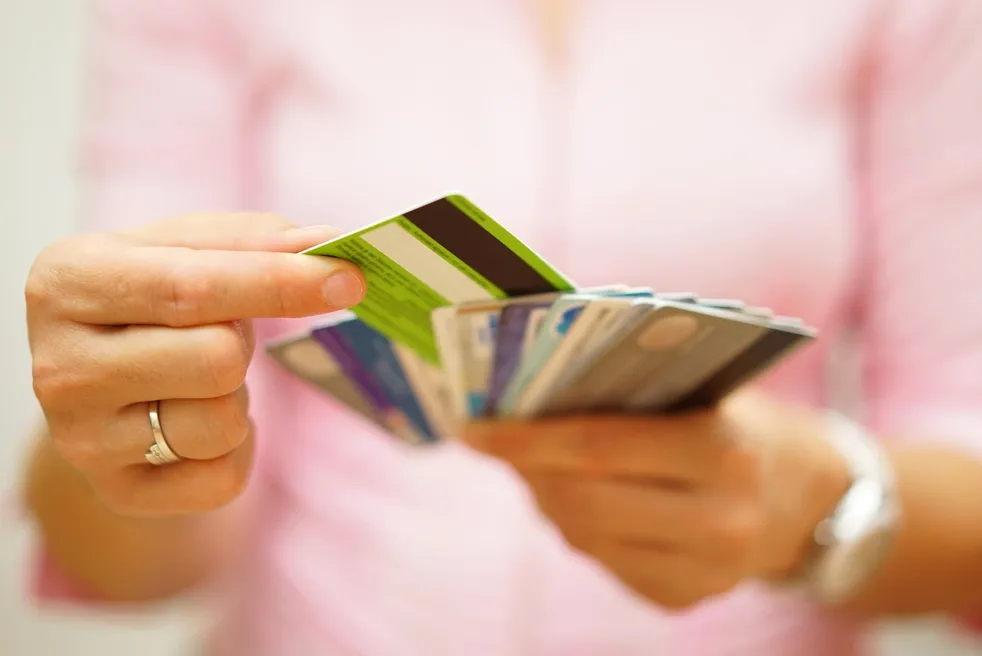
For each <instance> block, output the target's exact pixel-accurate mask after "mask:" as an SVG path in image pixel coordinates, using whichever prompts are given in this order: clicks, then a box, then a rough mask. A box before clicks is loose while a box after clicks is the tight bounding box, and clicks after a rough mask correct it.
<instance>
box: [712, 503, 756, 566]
mask: <svg viewBox="0 0 982 656" xmlns="http://www.w3.org/2000/svg"><path fill="white" fill-rule="evenodd" d="M716 526H717V530H716V536H715V538H716V540H718V542H719V544H720V545H722V546H724V547H725V550H726V551H727V552H728V553H730V554H732V556H733V557H734V558H738V559H739V558H742V556H743V555H744V554H746V553H747V552H748V551H750V550H752V549H753V548H754V547H755V546H756V545H757V544H758V542H759V540H760V536H761V533H762V531H763V528H764V518H763V513H762V512H761V511H759V510H757V509H755V508H749V507H748V508H742V509H738V510H735V511H733V512H730V513H727V514H726V516H724V517H722V518H720V521H718V522H717V524H716Z"/></svg>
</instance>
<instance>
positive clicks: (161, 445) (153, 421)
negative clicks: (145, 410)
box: [143, 401, 181, 467]
mask: <svg viewBox="0 0 982 656" xmlns="http://www.w3.org/2000/svg"><path fill="white" fill-rule="evenodd" d="M150 432H151V433H153V444H151V445H150V448H149V449H147V452H146V453H145V454H143V457H145V458H146V459H147V462H149V463H150V464H151V465H154V466H155V467H160V466H161V465H170V464H173V463H175V462H180V461H181V456H179V455H177V454H176V453H174V450H173V449H172V448H170V444H168V443H167V438H166V437H164V429H163V428H161V426H160V401H151V402H150Z"/></svg>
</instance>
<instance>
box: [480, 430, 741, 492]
mask: <svg viewBox="0 0 982 656" xmlns="http://www.w3.org/2000/svg"><path fill="white" fill-rule="evenodd" d="M464 441H465V442H467V443H468V444H469V445H471V446H472V447H474V448H475V449H477V450H479V451H481V452H484V453H487V454H489V455H492V456H496V457H499V458H502V459H504V460H507V461H508V462H511V463H512V464H513V465H515V466H516V467H518V468H519V469H522V470H527V471H535V470H542V471H556V472H569V473H574V472H587V473H590V474H592V475H596V476H625V477H639V478H643V479H648V478H656V479H662V480H665V481H675V482H678V483H683V484H696V483H699V482H703V481H705V480H707V479H708V478H711V477H712V476H713V475H714V473H715V472H716V471H718V470H719V467H720V466H721V463H722V462H723V460H724V459H726V458H727V457H728V451H729V449H730V447H731V446H732V443H731V442H732V441H731V440H730V439H729V436H728V435H727V434H726V431H725V427H724V425H723V424H722V423H721V422H719V421H717V417H716V415H715V413H705V414H701V415H691V416H684V417H677V418H668V419H661V418H652V417H642V416H628V417H607V416H600V417H594V416H589V417H573V418H568V419H566V418H564V419H548V420H539V421H534V422H505V423H482V424H475V425H473V426H471V427H470V428H469V430H468V431H467V432H466V433H465V435H464Z"/></svg>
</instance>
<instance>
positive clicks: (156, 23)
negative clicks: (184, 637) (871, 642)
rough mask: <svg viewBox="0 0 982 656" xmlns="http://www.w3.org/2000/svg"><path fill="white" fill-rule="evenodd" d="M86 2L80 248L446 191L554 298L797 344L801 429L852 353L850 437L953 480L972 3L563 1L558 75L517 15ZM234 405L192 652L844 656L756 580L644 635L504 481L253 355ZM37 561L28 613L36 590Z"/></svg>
mask: <svg viewBox="0 0 982 656" xmlns="http://www.w3.org/2000/svg"><path fill="white" fill-rule="evenodd" d="M97 4H98V10H97V11H96V12H95V13H94V22H93V26H94V32H93V33H92V34H91V35H90V37H89V40H90V42H91V45H92V53H91V59H90V61H89V63H90V64H91V79H90V80H89V82H90V83H89V88H88V100H89V105H90V113H89V116H88V121H87V123H86V130H85V145H84V169H83V171H84V175H85V183H86V192H87V198H86V200H87V213H86V218H87V222H88V223H87V226H88V227H89V228H91V229H114V228H120V227H123V226H127V225H133V224H137V223H140V222H145V221H150V220H152V219H154V218H157V217H161V216H163V215H168V214H173V213H181V212H187V211H192V210H216V211H227V210H240V209H245V210H264V211H275V212H279V213H282V214H285V215H287V216H289V217H291V218H293V219H294V220H296V221H298V222H301V223H332V224H335V225H339V226H342V227H346V228H350V227H357V226H360V225H362V224H364V223H367V222H369V221H372V220H375V219H378V218H382V217H385V216H389V215H391V214H393V213H397V212H399V211H401V210H403V209H406V208H408V207H410V206H413V205H415V204H417V203H418V202H420V201H423V200H426V199H428V198H430V197H432V196H434V195H436V194H438V193H439V192H441V191H444V190H447V189H451V188H453V189H459V190H462V191H464V192H465V193H467V194H468V195H470V196H471V197H472V198H473V199H474V200H475V201H476V202H477V203H478V204H479V205H481V206H482V207H483V208H484V209H486V210H487V211H488V212H489V213H490V214H491V215H492V216H494V217H496V218H497V219H499V220H500V221H501V222H502V223H504V224H505V225H507V226H508V227H509V228H511V229H512V230H513V231H515V232H516V233H517V234H518V235H519V236H520V237H522V238H524V239H525V240H527V241H528V242H530V243H531V244H532V245H533V246H535V247H536V248H537V249H539V250H541V251H543V252H544V254H545V255H546V256H547V258H548V259H550V260H551V261H552V262H553V263H555V264H556V265H557V266H559V268H561V269H563V270H564V271H566V272H567V273H569V274H570V275H571V276H572V277H573V278H574V279H575V280H577V282H579V283H581V284H584V285H587V284H604V283H611V282H625V283H630V284H637V285H650V286H653V287H655V288H657V289H663V290H694V291H697V292H699V293H702V294H705V295H712V296H721V297H739V298H743V299H747V300H748V301H751V302H753V303H754V304H759V305H767V306H770V307H772V308H774V309H775V310H777V311H778V312H780V313H783V314H789V315H797V316H801V317H804V318H805V319H806V320H807V321H808V322H810V323H811V324H814V325H816V326H818V327H819V328H820V329H821V335H822V339H821V340H820V341H819V342H818V343H817V344H816V345H814V346H813V347H810V348H808V349H806V350H805V351H802V352H801V353H800V354H799V355H797V356H796V357H795V358H793V359H792V360H790V361H788V362H787V363H786V364H784V365H783V366H782V367H781V368H780V370H779V371H778V372H777V373H775V374H774V375H773V376H770V377H769V378H768V380H767V385H768V386H769V388H770V389H771V390H773V391H774V393H775V394H779V395H781V396H782V397H784V398H788V399H792V400H795V401H798V402H802V403H807V404H811V405H814V406H821V405H823V404H825V403H826V402H827V398H828V397H827V394H826V392H827V386H828V376H827V371H828V366H827V365H828V362H829V355H830V350H831V349H832V347H833V346H834V345H835V344H836V342H837V341H838V340H839V338H841V337H842V336H843V335H845V334H846V332H847V331H855V333H856V334H857V335H858V337H859V339H860V341H861V344H862V345H863V348H864V358H863V381H864V385H863V389H864V393H863V403H864V406H865V409H866V415H865V416H866V419H867V421H868V423H869V425H870V426H871V427H872V428H873V429H874V430H876V431H878V432H879V433H881V434H883V435H897V434H914V435H931V436H936V437H937V438H938V439H939V440H942V439H943V440H948V441H950V442H951V443H952V444H955V445H957V446H958V447H960V448H964V449H966V450H970V451H972V452H973V453H976V454H982V305H980V304H979V302H978V298H979V281H980V279H982V259H980V255H979V253H980V247H982V118H980V117H982V3H980V2H977V1H976V0H964V1H958V0H934V1H932V2H921V1H917V0H883V1H878V0H824V1H823V2H814V1H812V0H742V1H734V0H729V1H728V2H682V1H677V2H639V1H634V0H604V1H603V2H601V1H600V0H580V1H579V2H575V3H571V6H572V7H573V9H574V11H573V18H572V22H571V24H570V26H569V27H570V32H569V34H570V40H569V44H568V45H569V48H568V51H567V52H566V54H565V56H564V57H559V58H556V57H551V56H549V51H548V49H547V48H545V47H544V42H543V40H542V34H543V31H542V29H541V26H540V25H537V23H536V21H538V20H539V13H537V11H536V8H535V5H536V3H534V2H532V1H531V0H473V1H471V2H458V1H453V0H417V1H416V2H369V1H356V0H330V1H326V0H325V1H319V2H318V1H315V0H276V1H275V2H274V1H273V0H268V1H262V0H255V1H253V2H235V1H234V0H167V2H160V1H153V0H143V1H141V0H105V1H101V2H98V3H97ZM302 323H303V322H287V321H281V322H267V323H265V324H264V325H261V332H262V336H263V337H264V338H271V337H274V336H276V335H281V334H285V333H286V332H288V331H293V330H297V329H298V328H299V327H300V324H302ZM251 386H252V392H253V394H252V397H253V399H254V403H255V407H256V418H257V421H258V424H259V426H260V439H261V454H260V466H259V468H258V470H257V472H256V474H255V476H254V478H253V481H252V491H253V492H254V493H255V494H256V498H257V499H259V501H260V505H261V510H260V512H259V516H258V519H259V522H258V525H257V530H256V532H255V535H254V542H253V544H252V552H251V558H250V562H249V564H248V566H247V567H243V568H242V569H241V571H239V572H237V574H236V576H235V577H234V578H235V582H234V587H233V588H231V589H228V590H226V591H225V593H224V594H225V595H226V596H225V597H224V601H225V602H226V603H223V604H222V605H221V606H222V613H221V621H220V622H219V625H218V627H216V630H215V634H214V639H213V641H212V643H211V644H212V647H213V653H221V654H237V655H239V654H243V655H248V654H290V655H293V654H367V655H386V656H387V655H398V656H413V655H419V656H423V655H425V656H437V655H441V654H448V655H449V654H452V655H467V656H482V655H484V654H487V655H488V656H492V655H493V656H507V655H509V654H515V655H517V654H523V655H524V654H537V655H554V656H578V655H587V654H590V655H594V654H600V655H613V654H617V655H633V654H638V655H640V654H652V653H663V654H687V655H690V654H691V655H694V656H709V655H711V654H712V655H723V654H731V655H734V656H751V655H756V654H769V655H771V656H782V655H785V656H790V655H791V654H794V655H796V656H818V655H819V654H840V655H843V656H847V655H848V654H853V653H856V651H855V650H857V649H858V644H859V642H858V638H859V636H860V633H861V627H858V626H856V625H855V624H852V623H849V622H847V621H846V620H844V619H843V618H842V617H839V616H837V615H836V614H835V613H832V612H828V611H824V610H822V609H821V608H819V607H817V606H815V605H812V604H810V603H808V602H807V601H805V600H802V599H797V598H793V597H789V596H787V595H781V594H778V593H775V592H773V591H770V590H768V589H766V588H764V587H763V586H760V585H755V584H749V583H748V584H746V585H744V586H742V587H740V588H739V589H738V590H736V591H734V592H732V593H731V594H728V595H725V596H723V597H720V598H718V599H714V600H711V601H708V602H706V603H704V604H702V605H701V606H699V607H698V608H695V609H693V610H691V611H688V612H685V613H679V614H674V615H668V614H666V613H664V612H662V611H660V610H659V609H658V608H656V607H654V606H653V605H651V604H648V603H645V602H643V601H641V600H639V599H638V598H636V597H634V596H632V595H631V594H629V593H628V591H627V590H626V589H625V588H623V587H622V586H620V585H619V584H618V583H617V582H615V581H614V580H613V579H612V578H611V577H610V576H608V575H607V574H606V573H605V572H604V571H602V570H601V569H600V568H599V567H598V566H597V565H596V564H594V563H593V562H591V561H589V560H587V559H586V558H584V557H581V556H579V555H577V554H576V553H573V552H572V551H571V550H570V549H568V548H567V547H566V546H564V544H563V543H562V541H561V540H560V539H559V538H558V537H557V536H556V534H555V533H554V532H553V531H552V530H551V529H550V528H549V527H548V526H547V524H546V523H545V522H544V521H543V520H542V519H541V518H540V517H539V515H538V514H537V513H536V512H535V510H534V506H533V505H532V504H531V503H530V500H529V497H528V495H527V493H526V491H525V490H524V488H523V487H522V486H521V484H520V483H519V482H518V481H517V479H516V478H515V476H513V475H512V474H511V473H510V472H509V471H508V470H507V469H506V468H505V467H503V466H501V465H499V464H496V463H495V462H492V461H490V460H488V459H485V458H482V457H478V456H476V455H473V454H471V453H470V452H468V451H467V450H465V449H464V448H461V447H459V446H457V445H448V446H446V447H441V448H438V449H433V450H427V451H414V450H411V449H408V448H403V447H401V446H399V445H397V444H395V443H393V441H392V440H390V439H388V438H387V437H386V436H384V435H382V434H380V433H378V432H376V431H374V430H373V429H371V428H369V427H368V426H366V425H365V424H364V423H362V422H361V421H360V420H359V419H358V418H356V417H355V416H353V415H352V414H349V413H347V412H346V411H344V410H342V409H341V408H340V407H339V406H337V405H336V404H334V403H332V402H331V401H329V400H326V399H325V398H324V397H322V396H321V395H319V394H318V393H316V392H314V391H312V390H311V389H308V388H307V387H306V386H304V385H303V384H300V383H297V382H295V381H294V380H292V379H291V378H290V377H288V376H286V375H284V374H283V373H281V372H280V371H278V370H277V368H276V367H275V366H274V365H273V364H271V363H270V361H269V360H268V359H267V358H265V357H262V356H259V357H257V362H256V364H255V366H254V367H253V370H252V372H251ZM42 560H43V559H42ZM42 564H43V565H44V567H43V568H42V570H41V572H40V574H41V576H40V578H39V593H40V594H41V595H42V596H47V597H52V596H57V594H58V593H59V590H60V591H61V592H64V591H65V590H66V589H67V586H68V585H69V582H68V581H66V580H65V579H64V577H59V575H58V573H57V572H56V571H54V568H53V567H52V565H51V563H50V562H43V563H42Z"/></svg>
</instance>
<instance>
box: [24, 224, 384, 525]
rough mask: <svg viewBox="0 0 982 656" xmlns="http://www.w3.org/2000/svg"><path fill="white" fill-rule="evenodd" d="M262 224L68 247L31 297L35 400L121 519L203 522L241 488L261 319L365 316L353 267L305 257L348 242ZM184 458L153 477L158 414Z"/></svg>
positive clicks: (86, 239)
mask: <svg viewBox="0 0 982 656" xmlns="http://www.w3.org/2000/svg"><path fill="white" fill-rule="evenodd" d="M336 234H337V231H335V230H333V229H331V228H307V229H296V228H294V227H293V226H292V225H290V224H289V223H288V222H286V221H285V220H283V219H280V218H277V217H273V216H266V215H225V216H211V215H204V216H191V217H182V218H178V219H174V220H169V221H163V222H160V223H156V224H153V225H151V226H148V227H145V228H142V229H139V230H130V231H125V232H117V233H112V234H92V235H85V236H80V237H74V238H71V239H66V240H64V241H62V242H60V243H56V244H55V245H53V246H51V247H49V248H48V249H46V250H45V251H44V252H42V253H41V254H40V256H39V257H38V258H37V260H36V262H35V263H34V266H33V267H32V270H31V273H30V275H29V278H28V282H27V287H26V290H25V295H26V300H27V323H28V333H29V338H30V345H31V353H32V357H33V373H34V389H35V393H36V395H37V398H38V400H39V401H40V403H41V407H42V409H43V410H44V414H45V417H46V419H47V423H48V429H49V434H50V437H51V440H52V442H53V446H54V448H55V450H56V451H57V452H58V453H59V454H60V455H61V457H62V458H63V459H64V460H65V461H66V462H67V463H68V464H69V465H71V466H72V467H74V468H75V469H77V470H78V471H79V472H80V473H81V474H82V475H83V476H84V477H85V478H86V479H87V480H88V482H89V483H90V484H91V487H92V488H93V489H94V491H95V492H96V493H97V494H98V495H99V497H100V498H101V500H102V501H103V502H104V503H105V504H106V505H107V506H108V507H109V508H110V509H111V510H113V511H115V512H116V513H117V514H122V515H131V516H147V515H172V514H189V513H198V512H204V511H208V510H213V509H215V508H218V507H220V506H222V505H224V504H226V503H227V502H228V501H230V500H231V499H233V498H234V497H235V496H237V495H238V493H239V492H240V491H241V490H242V489H243V487H244V485H245V482H246V479H247V476H248V472H249V467H250V463H251V455H252V439H253V435H252V425H251V422H250V420H249V416H248V400H247V394H246V389H245V385H244V381H245V376H246V370H247V368H248V367H249V364H250V360H251V357H252V353H253V349H254V347H255V344H254V339H253V334H252V328H251V325H250V322H249V320H250V319H253V318H260V317H300V316H305V315H316V314H322V313H326V312H330V311H333V310H337V309H340V308H344V307H348V306H350V305H353V304H356V303H358V302H359V301H360V300H361V297H362V295H363V293H364V289H365V283H364V278H363V277H362V276H361V274H360V272H358V271H357V269H356V268H355V267H353V266H352V265H350V264H348V263H345V262H341V261H338V260H331V259H326V258H319V257H312V256H306V255H296V254H295V253H297V252H298V251H300V250H303V249H305V248H307V247H310V246H313V245H315V244H317V243H320V242H321V241H324V240H326V239H330V238H331V237H333V236H336ZM155 400H159V401H161V403H160V411H159V412H160V418H161V422H162V424H163V429H164V432H165V435H166V437H167V441H168V442H169V444H170V446H171V447H172V448H173V450H174V451H175V452H176V453H177V454H178V455H179V456H181V457H182V458H184V459H185V460H183V461H181V462H179V463H175V464H170V465H165V466H160V467H154V466H151V465H149V464H148V463H147V461H146V460H145V458H144V454H145V453H146V451H147V449H148V447H149V446H150V444H151V441H152V433H151V430H150V426H149V418H148V402H150V401H155Z"/></svg>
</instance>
